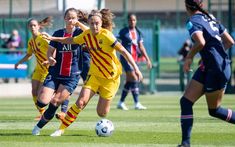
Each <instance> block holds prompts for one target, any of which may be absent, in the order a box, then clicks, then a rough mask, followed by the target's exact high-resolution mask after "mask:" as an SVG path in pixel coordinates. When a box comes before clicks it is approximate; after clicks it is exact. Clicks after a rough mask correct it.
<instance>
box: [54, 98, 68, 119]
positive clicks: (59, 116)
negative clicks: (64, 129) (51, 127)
mask: <svg viewBox="0 0 235 147" xmlns="http://www.w3.org/2000/svg"><path fill="white" fill-rule="evenodd" d="M68 105H69V98H67V99H65V100H64V101H63V102H62V104H61V110H60V112H59V113H56V115H55V117H56V118H57V119H59V120H63V119H64V117H65V115H66V112H67V110H68Z"/></svg>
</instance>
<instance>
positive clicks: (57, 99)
mask: <svg viewBox="0 0 235 147" xmlns="http://www.w3.org/2000/svg"><path fill="white" fill-rule="evenodd" d="M62 102H63V100H60V99H59V98H58V97H54V98H52V99H51V103H52V104H53V105H55V106H59V105H60V104H61V103H62Z"/></svg>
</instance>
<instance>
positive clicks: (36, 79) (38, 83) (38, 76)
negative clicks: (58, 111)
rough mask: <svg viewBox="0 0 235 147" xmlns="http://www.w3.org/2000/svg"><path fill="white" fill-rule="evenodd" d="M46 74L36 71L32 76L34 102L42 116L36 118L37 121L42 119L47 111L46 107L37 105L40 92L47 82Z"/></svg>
mask: <svg viewBox="0 0 235 147" xmlns="http://www.w3.org/2000/svg"><path fill="white" fill-rule="evenodd" d="M45 77H46V73H45V74H44V73H42V72H40V71H37V70H35V71H34V73H33V76H32V95H33V101H34V104H35V106H36V108H37V109H38V111H39V113H40V116H38V117H36V119H40V117H41V115H42V114H43V112H44V111H45V108H44V107H38V105H37V97H38V94H39V90H40V88H41V87H42V84H43V81H44V80H45Z"/></svg>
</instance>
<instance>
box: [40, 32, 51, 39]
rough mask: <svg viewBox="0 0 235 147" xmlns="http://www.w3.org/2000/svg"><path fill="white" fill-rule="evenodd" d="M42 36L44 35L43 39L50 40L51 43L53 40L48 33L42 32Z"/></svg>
mask: <svg viewBox="0 0 235 147" xmlns="http://www.w3.org/2000/svg"><path fill="white" fill-rule="evenodd" d="M41 34H42V38H44V39H46V40H49V41H50V40H52V37H51V35H49V34H48V33H46V32H42V33H41Z"/></svg>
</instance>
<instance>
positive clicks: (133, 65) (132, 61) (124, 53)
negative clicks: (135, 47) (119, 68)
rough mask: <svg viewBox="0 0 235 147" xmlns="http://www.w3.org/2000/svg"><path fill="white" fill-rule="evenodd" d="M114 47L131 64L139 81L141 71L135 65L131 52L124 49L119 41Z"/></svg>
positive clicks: (141, 77) (141, 78)
mask: <svg viewBox="0 0 235 147" xmlns="http://www.w3.org/2000/svg"><path fill="white" fill-rule="evenodd" d="M114 48H115V49H116V50H117V51H119V52H120V53H121V54H122V56H123V57H125V59H126V60H127V61H128V62H129V63H130V64H131V65H132V67H133V68H134V71H135V73H136V75H137V76H138V80H139V81H141V80H143V75H142V73H141V72H140V70H139V68H138V66H137V65H136V63H135V61H134V59H133V58H132V56H131V54H130V53H129V52H128V51H127V49H125V48H124V47H123V46H122V45H121V44H120V43H119V42H117V44H116V45H115V46H114Z"/></svg>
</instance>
